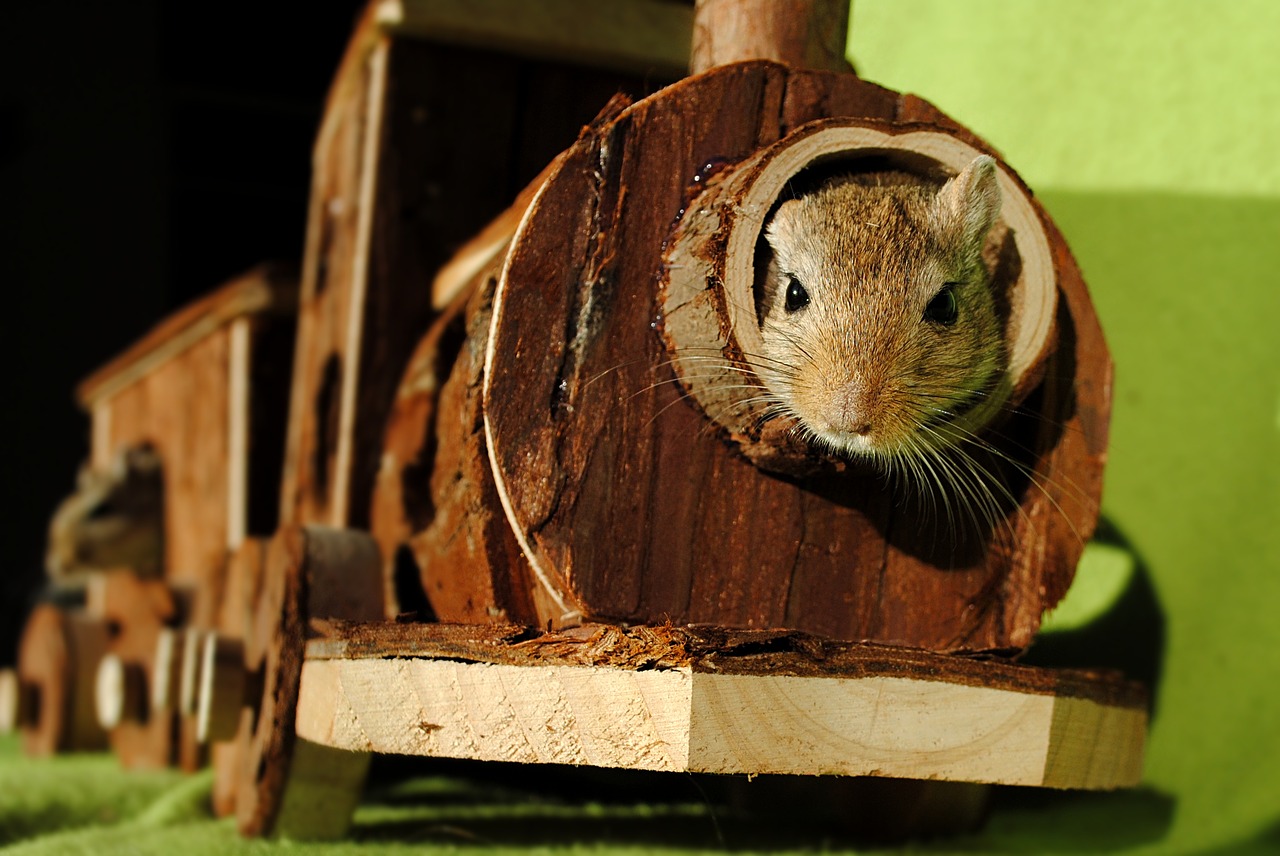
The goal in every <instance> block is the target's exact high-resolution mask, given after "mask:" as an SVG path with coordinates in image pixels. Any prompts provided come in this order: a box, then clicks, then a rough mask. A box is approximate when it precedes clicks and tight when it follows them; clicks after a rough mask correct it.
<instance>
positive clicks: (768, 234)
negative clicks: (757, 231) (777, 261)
mask: <svg viewBox="0 0 1280 856" xmlns="http://www.w3.org/2000/svg"><path fill="white" fill-rule="evenodd" d="M799 208H800V201H799V200H797V199H789V200H787V201H786V202H784V203H782V204H781V205H779V206H778V210H776V211H774V212H773V216H771V217H770V218H769V222H768V223H766V224H765V227H764V237H765V240H767V241H768V242H769V247H770V248H771V249H772V250H773V251H774V252H775V253H776V252H777V251H778V248H779V246H781V245H784V244H786V243H787V235H788V233H789V232H790V231H791V221H792V220H793V219H795V212H796V211H797V210H799Z"/></svg>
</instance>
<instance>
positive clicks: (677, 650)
mask: <svg viewBox="0 0 1280 856" xmlns="http://www.w3.org/2000/svg"><path fill="white" fill-rule="evenodd" d="M1146 719H1147V714H1146V707H1145V695H1144V693H1143V692H1142V690H1141V689H1140V688H1139V687H1137V686H1136V685H1134V684H1131V683H1126V682H1124V681H1123V680H1121V679H1119V678H1118V677H1116V676H1115V675H1102V674H1094V673H1088V672H1072V671H1065V672H1055V671H1050V670H1041V669H1034V668H1030V667H1025V666H1017V665H1013V664H1010V663H1007V662H999V661H989V660H973V659H967V658H962V657H955V656H946V655H939V654H930V653H928V652H924V651H916V650H909V649H898V648H890V647H884V646H866V645H852V644H848V643H837V642H832V641H829V640H821V639H817V638H815V637H811V636H806V635H804V634H786V633H772V634H770V633H737V634H735V633H725V632H723V631H715V630H704V629H697V628H693V629H680V628H673V627H657V628H635V629H632V630H621V629H619V628H616V627H584V628H579V629H578V630H577V631H575V632H572V633H560V634H555V633H549V634H541V635H539V634H529V633H528V632H527V631H523V630H520V629H517V628H511V627H507V628H500V627H498V628H495V627H488V628H467V627H461V626H452V627H449V626H439V625H365V626H360V625H346V624H338V623H333V624H331V625H330V626H329V627H328V629H327V633H326V635H325V636H322V637H321V638H319V639H316V640H313V641H312V643H310V645H309V647H308V649H307V659H306V662H305V664H304V666H303V669H302V676H301V689H300V691H299V697H298V714H297V722H296V727H297V733H298V734H299V736H302V737H306V738H307V739H309V740H312V741H314V742H317V743H322V744H324V745H328V746H334V747H339V748H345V749H351V750H357V751H376V752H390V753H398V754H415V755H432V756H440V757H456V758H475V759H482V760H503V761H520V762H526V763H559V764H574V765H582V764H587V765H593V766H604V767H624V768H631V769H647V770H667V771H699V772H714V773H747V774H757V773H761V774H763V773H784V774H804V775H843V776H889V777H901V778H918V779H942V780H951V781H967V782H988V783H1000V784H1016V785H1036V786H1045V787H1056V788H1090V789H1110V788H1115V787H1123V786H1129V785H1134V784H1137V782H1138V781H1139V779H1140V778H1141V766H1142V751H1143V740H1144V734H1145V730H1146Z"/></svg>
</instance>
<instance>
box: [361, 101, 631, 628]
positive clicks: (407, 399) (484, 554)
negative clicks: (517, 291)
mask: <svg viewBox="0 0 1280 856" xmlns="http://www.w3.org/2000/svg"><path fill="white" fill-rule="evenodd" d="M628 103H629V102H628V101H627V99H626V98H625V97H623V96H615V97H614V98H613V99H611V100H610V101H609V103H608V104H607V105H606V106H605V108H604V110H602V111H601V113H600V115H599V116H597V118H596V122H595V123H593V125H594V124H598V123H600V122H603V121H607V120H608V119H610V118H611V117H613V116H616V115H617V113H618V112H619V111H620V110H622V109H624V108H625V107H626V105H627V104H628ZM558 164H559V159H557V160H556V161H553V163H552V165H551V166H550V167H548V168H547V169H546V170H544V171H543V173H542V174H540V175H539V176H538V178H536V179H535V180H534V181H533V182H532V183H531V184H530V185H529V186H528V187H526V188H525V190H524V191H522V192H521V194H520V195H519V196H518V197H517V198H516V201H515V202H514V203H513V204H512V205H511V207H510V208H508V210H507V211H506V212H504V213H503V214H502V215H501V216H500V217H498V218H497V219H496V220H495V221H493V223H491V224H490V226H489V227H487V228H486V229H485V230H484V231H482V232H481V234H480V235H478V236H477V237H476V238H475V239H473V240H472V241H471V242H469V243H468V244H467V245H466V246H464V247H463V248H462V249H461V250H460V251H459V253H458V254H457V256H455V258H454V259H453V260H452V261H451V262H450V263H449V264H448V265H446V266H445V267H444V268H442V269H441V271H440V273H439V274H438V275H437V277H436V280H435V283H434V292H433V293H434V295H435V296H434V298H433V299H434V300H436V301H442V300H448V301H449V303H448V305H446V306H443V307H442V309H443V311H442V312H441V314H440V316H439V317H438V318H437V319H436V321H435V322H434V323H433V325H432V327H431V329H430V330H429V331H428V332H427V335H426V336H424V337H423V339H422V341H421V342H419V344H418V347H417V349H416V350H415V351H414V355H413V358H412V359H411V360H410V361H409V367H408V369H407V371H406V372H405V375H404V377H403V378H402V380H401V382H400V388H399V390H398V391H397V394H396V402H395V405H394V407H393V409H392V413H391V416H390V417H389V419H388V422H387V428H386V432H385V435H384V440H383V447H382V455H381V466H380V468H379V473H378V482H377V485H376V489H375V491H374V511H373V520H372V530H373V535H374V538H375V539H376V540H377V541H378V543H379V546H380V548H381V549H382V552H383V557H384V579H385V580H386V585H387V591H388V597H389V598H391V597H392V592H393V591H394V590H395V589H396V588H397V586H398V585H399V586H400V587H409V588H410V590H415V587H416V590H418V591H420V592H421V593H422V594H423V595H424V596H425V598H426V601H427V604H428V606H429V607H430V617H433V618H436V619H439V620H444V621H450V622H472V623H477V622H487V621H523V622H528V623H533V624H537V623H540V621H539V616H540V615H541V614H544V613H545V614H558V613H561V612H564V611H565V610H564V609H562V608H559V607H557V606H556V604H557V603H559V604H563V603H565V602H567V601H568V600H570V599H571V598H572V596H571V595H570V594H569V593H568V592H567V591H565V590H563V589H555V588H549V587H548V586H546V585H543V584H541V580H539V579H538V578H536V577H535V576H533V574H532V573H531V570H530V568H529V567H528V565H527V564H526V563H524V562H523V561H522V558H521V552H520V545H519V544H518V543H517V542H516V540H515V539H514V537H513V535H512V533H511V529H510V527H509V526H508V525H507V523H506V519H505V517H504V516H503V515H502V514H501V513H500V512H499V505H498V498H497V494H496V488H495V486H494V483H493V477H492V474H491V471H490V468H489V465H488V457H487V453H486V450H485V446H484V434H483V428H482V424H483V423H482V420H483V410H482V395H481V384H482V380H483V364H484V352H485V345H486V341H487V338H488V330H489V326H490V321H491V311H492V304H493V291H494V288H495V286H496V285H497V280H498V276H499V273H500V266H501V264H502V262H503V260H504V259H505V251H506V249H507V247H508V245H509V244H510V242H511V240H512V238H513V237H514V233H515V229H516V227H517V226H518V225H519V223H520V221H521V219H522V218H523V216H524V213H525V212H526V211H527V210H528V208H529V206H530V205H531V204H532V202H533V200H534V198H536V196H537V193H538V191H539V190H540V189H541V187H542V185H543V183H544V182H545V180H546V177H547V176H548V175H550V174H551V173H552V172H553V171H554V168H555V167H556V166H557V165H558ZM464 343H465V347H464ZM407 564H408V565H411V566H412V567H411V568H408V569H407V570H406V565H407ZM397 574H401V575H404V574H410V575H415V576H416V579H415V580H408V579H405V580H400V581H399V583H397ZM389 602H391V601H390V600H389ZM537 604H543V606H538V605H537ZM400 608H403V605H401V606H400V607H397V609H400Z"/></svg>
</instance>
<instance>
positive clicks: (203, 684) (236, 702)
mask: <svg viewBox="0 0 1280 856" xmlns="http://www.w3.org/2000/svg"><path fill="white" fill-rule="evenodd" d="M200 648H201V650H200V693H199V703H198V704H197V707H196V721H197V726H196V734H197V736H198V739H199V740H200V742H201V743H211V742H218V741H224V740H230V739H232V738H233V737H235V736H236V733H237V732H238V731H239V730H240V710H241V708H242V707H243V706H244V702H245V699H246V690H247V689H248V688H249V680H248V675H247V674H246V673H245V669H244V642H243V640H241V639H235V638H232V637H229V636H223V635H221V634H219V633H216V632H210V633H206V634H205V635H204V638H203V639H202V640H201V646H200Z"/></svg>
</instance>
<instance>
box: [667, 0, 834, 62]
mask: <svg viewBox="0 0 1280 856" xmlns="http://www.w3.org/2000/svg"><path fill="white" fill-rule="evenodd" d="M848 34H849V0H697V6H696V7H695V11H694V18H693V50H692V58H691V60H690V64H689V65H690V68H689V71H690V72H691V73H692V74H697V73H699V72H702V71H706V70H707V69H709V68H713V67H714V66H717V65H727V64H728V63H731V62H742V61H744V60H751V59H769V60H773V61H775V62H781V63H786V64H787V65H790V66H794V67H795V68H812V69H822V70H825V71H851V69H850V67H849V63H848V61H847V60H846V59H845V58H844V52H845V42H846V39H847V38H848Z"/></svg>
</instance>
